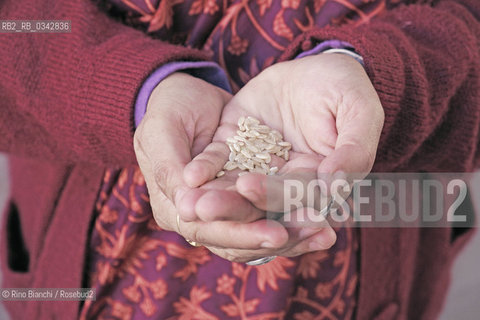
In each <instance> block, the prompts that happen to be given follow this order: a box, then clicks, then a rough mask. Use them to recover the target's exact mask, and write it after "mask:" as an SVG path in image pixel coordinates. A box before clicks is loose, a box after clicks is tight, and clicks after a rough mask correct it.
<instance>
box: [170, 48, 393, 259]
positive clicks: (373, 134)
mask: <svg viewBox="0 0 480 320" xmlns="http://www.w3.org/2000/svg"><path fill="white" fill-rule="evenodd" d="M249 115H250V116H253V117H255V118H257V119H259V120H260V121H261V122H262V123H264V124H266V125H268V126H270V127H272V128H274V129H276V130H278V131H280V132H281V133H282V134H283V136H284V140H285V141H288V142H290V143H291V144H292V146H293V148H292V150H291V153H290V161H289V162H286V163H285V162H282V160H280V159H276V160H275V161H276V163H277V165H279V166H281V169H280V171H279V173H284V174H285V173H292V172H296V171H310V172H313V173H314V175H313V177H314V178H317V179H318V178H320V177H322V176H323V177H325V175H327V176H330V177H332V176H333V175H335V174H336V173H345V174H346V175H347V177H348V176H349V174H354V175H355V177H356V178H358V177H363V176H365V175H366V174H368V173H369V172H370V170H371V168H372V166H373V162H374V159H375V154H376V149H377V145H378V141H379V137H380V133H381V130H382V127H383V120H384V113H383V109H382V106H381V104H380V101H379V98H378V96H377V94H376V92H375V89H374V88H373V85H372V84H371V82H370V80H369V78H368V76H367V74H366V73H365V71H364V69H363V67H362V66H361V65H360V64H359V63H358V62H357V61H356V60H354V59H353V58H351V57H349V56H346V55H341V54H321V55H317V56H311V57H306V58H302V59H298V60H293V61H289V62H283V63H279V64H276V65H274V66H272V67H270V68H268V69H266V70H265V71H263V72H262V73H261V74H259V75H258V76H257V77H255V78H254V79H252V80H251V81H250V82H249V83H248V84H247V85H246V86H245V87H244V88H242V90H240V91H239V92H238V93H237V94H236V95H235V96H234V98H233V99H232V100H231V101H230V102H229V103H228V104H227V106H226V107H225V109H224V111H223V114H222V118H221V122H220V127H219V128H218V130H217V132H216V134H215V136H214V138H213V142H212V144H210V145H209V146H208V147H207V148H206V149H205V150H204V151H203V152H202V153H201V154H199V155H198V156H197V157H196V158H195V159H194V160H193V161H192V162H191V163H189V164H188V165H187V166H186V168H185V172H184V176H185V181H186V182H187V184H188V185H189V186H190V187H199V186H201V188H198V189H194V190H191V191H189V192H187V193H186V194H185V195H184V196H183V197H182V203H181V205H180V208H179V209H180V214H181V216H182V219H183V220H185V221H193V220H196V219H198V218H200V219H201V220H203V221H219V220H224V221H247V222H249V221H258V220H259V219H261V218H264V217H265V211H279V208H278V204H279V202H278V201H268V200H269V199H270V200H271V199H272V198H271V195H272V192H277V193H280V194H278V197H275V199H280V203H283V202H281V199H283V190H284V188H283V187H282V185H283V182H284V181H283V179H282V178H281V177H280V178H275V179H272V178H269V177H266V176H264V175H260V174H248V175H245V176H242V177H239V178H238V179H237V174H236V172H231V173H227V175H226V176H224V177H222V178H219V179H215V180H213V179H214V178H215V175H216V173H217V172H218V171H220V170H222V166H223V164H224V163H225V162H226V161H227V159H228V154H229V149H228V148H227V146H226V145H225V143H224V141H225V140H226V138H227V137H231V136H234V135H235V134H236V133H235V132H236V130H237V121H238V119H239V118H240V117H241V116H249ZM287 176H288V175H287ZM267 181H268V183H267ZM267 189H268V190H267ZM272 190H273V191H272ZM324 203H325V202H324ZM316 209H317V210H318V209H320V208H316ZM291 215H294V216H295V215H298V213H295V212H294V213H292V214H291ZM291 215H290V217H291ZM260 221H261V220H260ZM290 221H292V220H291V219H290ZM306 226H308V227H307V228H305V227H306ZM321 227H322V228H321V229H320V228H318V226H317V225H314V224H311V225H308V224H305V222H304V223H300V222H298V223H296V224H295V223H293V224H292V222H290V225H289V226H288V227H287V229H286V231H287V232H288V235H289V239H288V240H287V241H286V242H285V243H284V244H283V247H279V248H275V249H276V252H275V250H272V251H271V252H270V253H271V254H283V255H287V256H290V255H295V254H301V253H304V252H307V251H311V250H312V249H313V248H315V249H322V246H319V245H313V244H314V243H317V244H318V241H317V242H315V237H316V236H319V234H323V235H328V236H327V238H325V239H323V241H321V242H322V243H323V245H324V246H323V248H324V249H326V248H328V247H329V246H331V245H332V243H333V242H334V241H335V234H334V233H333V232H330V231H331V229H330V231H328V232H325V230H326V229H329V228H330V227H329V226H325V223H324V222H322V224H321ZM305 229H311V230H308V231H307V230H305ZM301 230H304V231H302V232H301ZM315 231H316V232H315ZM244 253H245V252H244ZM250 254H252V255H254V256H257V255H255V254H254V253H253V252H250ZM257 257H258V256H257Z"/></svg>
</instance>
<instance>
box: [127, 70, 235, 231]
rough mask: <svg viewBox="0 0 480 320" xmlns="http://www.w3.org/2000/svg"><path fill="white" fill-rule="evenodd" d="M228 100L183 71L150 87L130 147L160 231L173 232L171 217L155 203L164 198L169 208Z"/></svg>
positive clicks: (224, 94) (206, 84) (207, 84)
mask: <svg viewBox="0 0 480 320" xmlns="http://www.w3.org/2000/svg"><path fill="white" fill-rule="evenodd" d="M230 99H231V95H230V94H229V93H227V92H226V91H224V90H222V89H220V88H218V87H216V86H214V85H211V84H209V83H207V82H205V81H203V80H201V79H199V78H196V77H193V76H191V75H188V74H186V73H174V74H172V75H170V76H168V77H167V78H166V79H164V80H163V81H161V82H160V83H159V84H158V85H157V87H156V88H155V89H154V90H153V92H152V94H151V96H150V99H149V101H148V105H147V110H146V113H145V116H144V117H143V119H142V121H141V123H140V125H139V126H138V128H137V129H136V131H135V136H134V148H135V154H136V157H137V161H138V164H139V166H140V169H141V171H142V173H143V175H144V177H145V181H146V184H147V188H148V192H149V195H150V201H151V204H152V209H153V214H154V217H155V220H156V221H157V223H158V224H159V226H160V227H162V228H163V229H166V230H176V226H175V225H176V222H175V218H176V217H175V215H174V216H173V217H171V216H169V215H168V214H165V213H164V212H163V211H162V208H163V207H164V205H161V203H163V201H170V202H171V203H172V205H173V206H174V207H175V205H176V203H178V198H179V197H181V195H182V193H184V192H185V191H186V190H188V189H189V188H188V186H187V185H186V184H185V182H184V179H183V171H184V168H185V165H186V164H187V163H189V162H190V161H191V160H192V158H193V157H195V156H196V155H197V154H199V153H200V152H201V151H202V150H203V149H204V148H205V147H206V146H207V145H208V144H209V143H210V142H211V141H212V137H213V135H214V133H215V130H216V129H217V127H218V125H219V120H220V115H221V112H222V109H223V108H224V106H225V104H226V103H227V102H228V101H229V100H230ZM159 202H160V204H159V205H158V206H157V205H156V204H157V203H159Z"/></svg>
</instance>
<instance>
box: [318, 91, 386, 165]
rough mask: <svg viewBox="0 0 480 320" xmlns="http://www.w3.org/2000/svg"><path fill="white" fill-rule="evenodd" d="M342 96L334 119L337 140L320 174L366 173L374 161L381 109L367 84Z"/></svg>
mask: <svg viewBox="0 0 480 320" xmlns="http://www.w3.org/2000/svg"><path fill="white" fill-rule="evenodd" d="M366 86H367V88H366ZM368 87H369V88H368ZM344 96H345V98H344V100H343V103H342V104H341V105H340V106H338V113H337V117H336V126H337V131H338V137H337V142H336V144H335V150H334V151H333V152H332V153H331V154H329V155H328V157H327V158H326V159H325V161H324V162H323V163H322V164H321V166H320V168H319V170H321V172H324V173H334V172H337V171H344V172H346V173H368V172H370V170H371V168H372V166H373V163H374V161H375V155H376V152H377V147H378V142H379V139H380V134H381V132H382V128H383V121H384V112H383V108H382V105H381V103H380V100H379V98H378V95H377V94H376V92H375V89H374V88H373V86H372V85H371V84H370V83H367V84H365V85H364V86H362V89H361V92H360V91H359V92H355V91H353V92H352V93H349V94H348V95H344Z"/></svg>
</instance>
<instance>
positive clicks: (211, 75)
mask: <svg viewBox="0 0 480 320" xmlns="http://www.w3.org/2000/svg"><path fill="white" fill-rule="evenodd" d="M177 71H181V72H186V73H188V74H190V75H192V76H194V77H197V78H201V79H203V80H205V81H207V82H209V83H211V84H213V85H216V86H218V87H220V88H222V89H224V90H226V91H228V92H232V89H231V87H230V84H229V83H228V78H227V75H226V73H225V71H223V69H222V68H220V66H219V65H218V64H216V63H215V62H209V61H199V62H170V63H167V64H165V65H163V66H161V67H160V68H158V69H157V70H155V71H154V72H153V73H152V74H151V75H150V76H149V77H148V78H147V80H145V82H144V83H143V85H142V87H141V88H140V91H139V92H138V96H137V100H136V101H135V114H134V117H135V127H138V125H139V124H140V122H141V121H142V119H143V116H144V115H145V112H146V110H147V103H148V99H149V98H150V95H151V94H152V91H153V89H155V87H156V86H157V85H158V84H159V83H160V81H162V80H163V79H165V78H166V77H168V76H169V75H170V74H172V73H174V72H177Z"/></svg>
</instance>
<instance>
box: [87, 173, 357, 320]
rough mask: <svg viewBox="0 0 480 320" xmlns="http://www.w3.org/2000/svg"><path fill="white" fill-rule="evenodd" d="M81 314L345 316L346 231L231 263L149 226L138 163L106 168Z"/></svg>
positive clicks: (350, 242)
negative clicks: (258, 259)
mask: <svg viewBox="0 0 480 320" xmlns="http://www.w3.org/2000/svg"><path fill="white" fill-rule="evenodd" d="M96 211H97V214H98V216H97V218H96V220H95V223H94V228H93V229H94V230H93V232H92V237H91V241H90V252H91V256H90V259H89V262H90V263H89V264H90V265H91V272H90V273H89V275H90V278H89V284H90V286H91V287H92V288H95V289H96V293H97V300H96V301H86V302H85V305H84V306H83V309H82V314H81V318H82V319H122V320H128V319H181V320H187V319H212V320H214V319H215V320H217V319H218V320H223V319H250V320H253V319H349V318H351V316H352V314H353V311H354V306H355V290H356V285H357V273H356V270H357V249H358V245H357V243H356V241H355V240H356V237H354V231H355V230H354V229H352V228H341V229H337V230H336V231H337V236H338V240H337V243H336V244H335V245H334V246H333V247H332V248H331V249H330V250H327V251H318V252H314V253H309V254H305V255H303V256H301V257H296V258H283V257H277V258H276V259H275V260H273V261H272V262H269V263H267V264H265V265H262V266H247V265H245V264H243V263H232V262H229V261H227V260H224V259H222V258H219V257H217V256H215V255H213V254H211V253H210V252H209V251H208V250H207V249H205V248H204V247H192V246H190V245H189V244H188V243H187V242H186V241H185V240H184V239H183V238H182V237H181V236H179V235H178V234H176V233H174V232H169V231H163V230H161V229H160V228H159V227H158V226H157V225H156V223H155V221H154V219H153V217H152V212H151V207H150V205H149V202H148V196H147V190H146V186H145V182H144V179H143V176H142V174H141V172H140V170H139V169H138V167H134V168H128V169H123V170H121V171H113V170H108V171H107V173H106V175H105V178H104V184H103V186H102V189H101V191H100V195H99V198H98V201H97V204H96Z"/></svg>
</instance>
